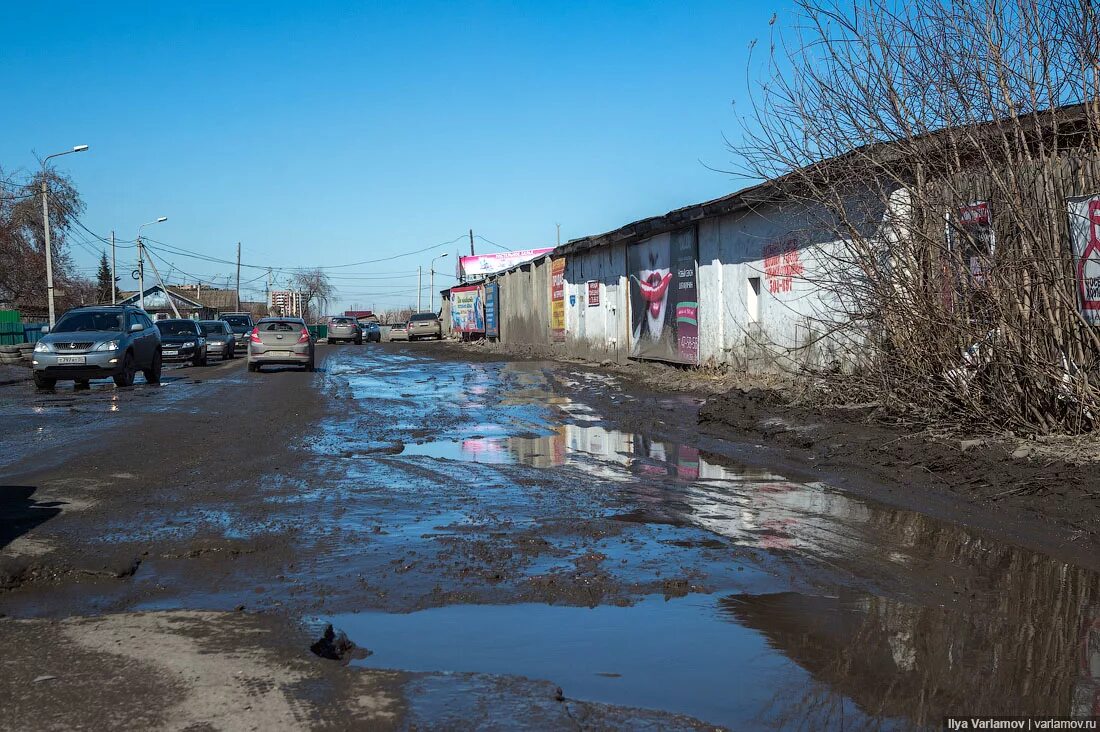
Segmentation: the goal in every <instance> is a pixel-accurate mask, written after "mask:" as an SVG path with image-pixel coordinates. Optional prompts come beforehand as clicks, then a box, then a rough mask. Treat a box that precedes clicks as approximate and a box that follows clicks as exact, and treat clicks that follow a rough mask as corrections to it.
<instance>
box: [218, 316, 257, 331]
mask: <svg viewBox="0 0 1100 732" xmlns="http://www.w3.org/2000/svg"><path fill="white" fill-rule="evenodd" d="M222 320H224V321H225V322H227V323H229V324H230V325H232V326H235V327H237V328H241V327H247V326H248V325H249V324H251V323H252V318H250V317H248V316H247V315H224V316H222Z"/></svg>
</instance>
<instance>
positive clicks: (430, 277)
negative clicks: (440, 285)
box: [428, 252, 450, 313]
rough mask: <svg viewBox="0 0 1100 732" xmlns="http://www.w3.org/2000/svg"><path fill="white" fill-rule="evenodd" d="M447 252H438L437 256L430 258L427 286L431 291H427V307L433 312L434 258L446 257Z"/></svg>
mask: <svg viewBox="0 0 1100 732" xmlns="http://www.w3.org/2000/svg"><path fill="white" fill-rule="evenodd" d="M449 253H450V252H444V253H443V254H440V255H439V256H438V257H436V258H435V259H433V260H432V266H431V271H430V274H429V275H428V281H429V285H428V287H430V288H431V292H430V293H428V309H429V310H431V311H432V312H433V313H434V312H435V260H436V259H443V257H446V256H447V254H449Z"/></svg>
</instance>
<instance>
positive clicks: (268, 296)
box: [264, 267, 271, 310]
mask: <svg viewBox="0 0 1100 732" xmlns="http://www.w3.org/2000/svg"><path fill="white" fill-rule="evenodd" d="M264 304H265V305H267V308H268V310H270V309H271V267H268V268H267V289H265V290H264Z"/></svg>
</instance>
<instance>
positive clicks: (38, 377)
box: [34, 372, 57, 391]
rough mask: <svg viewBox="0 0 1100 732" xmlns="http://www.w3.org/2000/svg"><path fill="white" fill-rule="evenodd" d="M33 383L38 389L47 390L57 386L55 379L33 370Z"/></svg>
mask: <svg viewBox="0 0 1100 732" xmlns="http://www.w3.org/2000/svg"><path fill="white" fill-rule="evenodd" d="M34 385H35V386H36V387H37V388H39V389H44V390H46V391H49V390H50V389H53V388H54V387H55V386H57V379H51V378H50V377H49V376H43V375H42V374H40V373H38V372H35V374H34Z"/></svg>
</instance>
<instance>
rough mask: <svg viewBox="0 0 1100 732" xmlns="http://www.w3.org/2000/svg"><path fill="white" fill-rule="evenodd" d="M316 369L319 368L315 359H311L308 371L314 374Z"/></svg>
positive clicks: (307, 365) (307, 367)
mask: <svg viewBox="0 0 1100 732" xmlns="http://www.w3.org/2000/svg"><path fill="white" fill-rule="evenodd" d="M316 370H317V367H316V366H315V365H314V363H313V361H310V362H309V363H308V364H306V371H308V372H310V373H311V374H312V373H313V372H314V371H316Z"/></svg>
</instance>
